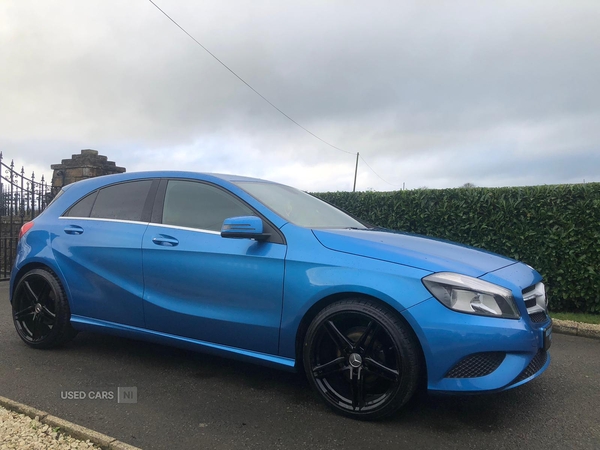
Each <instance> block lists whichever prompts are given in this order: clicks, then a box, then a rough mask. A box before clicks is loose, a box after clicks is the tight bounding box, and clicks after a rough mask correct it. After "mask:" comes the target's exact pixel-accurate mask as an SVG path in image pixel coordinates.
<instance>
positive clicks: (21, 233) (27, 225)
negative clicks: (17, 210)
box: [19, 220, 33, 240]
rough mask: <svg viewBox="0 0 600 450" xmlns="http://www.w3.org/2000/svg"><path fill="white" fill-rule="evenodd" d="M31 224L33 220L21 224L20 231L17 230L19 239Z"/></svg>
mask: <svg viewBox="0 0 600 450" xmlns="http://www.w3.org/2000/svg"><path fill="white" fill-rule="evenodd" d="M32 226H33V220H32V221H31V222H27V223H26V224H23V226H22V227H21V231H19V240H21V238H22V237H23V236H24V235H25V233H27V232H28V231H29V230H30V229H31V227H32Z"/></svg>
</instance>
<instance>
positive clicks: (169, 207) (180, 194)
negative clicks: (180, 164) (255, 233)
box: [162, 180, 256, 231]
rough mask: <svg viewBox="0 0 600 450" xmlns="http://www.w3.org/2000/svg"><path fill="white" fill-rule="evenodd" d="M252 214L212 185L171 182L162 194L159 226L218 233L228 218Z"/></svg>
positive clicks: (240, 203)
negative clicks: (160, 223)
mask: <svg viewBox="0 0 600 450" xmlns="http://www.w3.org/2000/svg"><path fill="white" fill-rule="evenodd" d="M254 215H256V214H255V213H254V211H252V209H250V207H249V206H247V205H246V204H245V203H243V202H242V201H241V200H239V199H237V198H236V197H234V196H233V195H231V194H229V193H227V192H225V191H223V190H221V189H219V188H217V187H215V186H211V185H208V184H204V183H197V182H194V181H179V180H171V181H169V184H168V185H167V191H166V193H165V203H164V208H163V217H162V223H163V224H165V225H177V226H180V227H187V228H198V229H201V230H211V231H220V230H221V226H222V225H223V221H224V220H225V219H227V218H229V217H239V216H254Z"/></svg>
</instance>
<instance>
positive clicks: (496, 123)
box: [0, 0, 600, 190]
mask: <svg viewBox="0 0 600 450" xmlns="http://www.w3.org/2000/svg"><path fill="white" fill-rule="evenodd" d="M157 3H158V4H159V5H160V6H161V7H162V8H164V9H165V11H167V12H168V13H169V14H170V15H171V16H172V17H173V18H174V19H175V20H177V21H178V22H179V23H180V24H181V25H182V26H184V27H185V28H186V29H187V30H188V31H189V32H190V33H192V34H193V35H194V36H195V37H196V38H197V39H198V40H199V41H201V42H202V43H203V44H204V45H205V46H207V47H208V48H209V49H210V50H211V51H212V52H214V53H215V54H216V55H217V56H218V57H219V58H221V59H222V60H223V61H224V62H225V63H227V64H228V65H229V66H230V67H231V68H232V69H233V70H235V71H236V72H237V73H238V74H239V75H240V76H242V77H243V78H244V79H245V80H246V81H248V82H249V83H250V84H252V86H254V87H255V88H256V89H258V90H259V91H260V92H261V93H262V94H263V95H265V96H266V97H268V98H269V99H270V100H271V101H272V102H273V103H275V104H276V105H277V106H278V107H280V108H281V109H283V110H284V111H285V112H286V113H287V114H289V115H290V116H291V117H293V118H294V119H295V120H297V121H299V122H300V123H301V124H302V125H303V126H305V127H307V128H308V129H310V130H311V131H312V132H313V133H315V134H317V135H319V136H320V137H322V138H323V139H325V140H326V141H328V142H330V143H332V144H333V145H335V146H337V147H340V148H343V149H345V150H347V151H349V152H350V153H355V152H360V154H361V156H362V157H364V159H365V160H366V161H367V162H368V164H369V165H370V166H371V167H372V168H373V169H374V170H375V171H376V172H377V175H376V174H374V173H373V172H372V171H371V170H370V169H369V168H368V167H367V166H366V164H364V163H363V162H362V161H361V164H360V165H359V176H358V185H357V188H358V189H361V190H363V189H368V188H372V189H377V190H389V189H397V188H400V187H401V186H402V184H403V183H406V186H407V187H410V188H413V187H419V186H429V187H454V186H460V185H462V184H464V183H466V182H472V183H475V184H477V185H480V186H497V185H517V184H537V183H539V184H553V183H565V182H577V181H580V179H581V180H582V179H583V178H586V180H587V181H600V180H599V179H598V175H597V173H598V170H597V169H598V163H599V161H598V157H596V156H595V155H596V154H598V153H600V152H599V151H598V146H599V138H600V131H599V130H600V126H598V123H599V119H600V89H598V87H599V86H598V80H599V79H600V58H598V57H597V48H598V47H597V43H598V42H600V28H599V27H598V26H597V24H598V23H600V3H598V2H597V1H583V0H581V1H570V2H565V1H562V0H548V1H532V2H527V3H523V2H513V1H499V2H483V3H482V2H474V1H458V2H451V3H440V2H433V1H404V2H384V1H375V2H369V3H364V2H358V1H351V2H347V1H339V2H317V1H314V2H302V3H301V4H291V3H289V2H275V1H269V0H263V1H256V2H252V3H248V2H239V3H235V4H233V3H232V2H225V3H224V2H217V1H205V2H202V3H198V2H195V1H191V0H189V1H187V0H181V1H176V2H165V1H158V2H157ZM0 67H2V70H1V71H0V99H2V107H1V108H0V146H1V148H0V149H1V150H2V151H3V152H4V156H5V157H8V158H15V159H16V160H18V161H19V164H23V165H25V166H26V168H27V170H28V171H29V170H30V169H31V170H33V169H35V171H36V173H38V172H39V173H41V172H45V173H46V174H48V175H50V170H49V165H50V164H52V163H57V162H60V160H61V159H63V158H68V157H69V156H70V155H71V154H72V153H78V152H79V150H81V149H84V148H94V149H98V150H99V151H100V153H101V154H104V155H107V156H108V157H109V159H111V160H114V161H115V162H116V163H117V164H118V165H121V166H125V167H127V169H128V170H129V171H132V170H146V169H163V168H164V169H193V170H202V171H212V172H214V171H219V172H229V173H239V174H242V175H250V176H261V177H265V178H269V179H274V178H275V179H277V178H279V177H280V178H282V179H281V180H279V179H278V180H277V181H284V182H288V183H290V184H294V185H296V186H298V187H300V188H302V189H307V190H349V189H351V188H352V179H353V175H354V162H355V156H354V154H346V153H343V152H339V151H337V150H335V149H332V148H331V147H329V146H327V145H326V144H324V143H322V142H320V141H319V140H317V139H315V138H313V137H312V136H310V135H309V134H307V133H306V132H304V131H303V130H301V129H300V128H298V127H297V126H296V125H294V124H293V123H291V122H290V121H289V120H287V119H285V118H284V117H282V116H281V115H280V114H278V113H277V112H276V111H275V110H273V108H271V107H270V106H269V105H267V104H266V103H265V102H264V101H262V100H261V99H260V98H259V97H258V96H257V95H256V94H254V93H253V92H252V91H250V90H249V89H248V88H247V87H246V86H244V85H243V84H242V83H241V82H240V81H239V80H238V79H236V78H235V77H234V76H233V75H232V74H231V73H230V72H228V71H227V70H226V69H225V68H224V67H222V66H221V65H219V64H218V63H217V62H216V61H215V60H214V59H212V58H211V57H210V56H209V55H208V54H206V52H204V51H203V50H202V49H201V48H199V47H198V46H197V45H196V44H195V43H194V42H192V41H191V40H190V39H189V38H188V37H187V36H185V35H184V34H183V33H182V32H181V30H179V29H178V28H177V27H176V26H175V25H173V24H172V23H171V22H170V21H169V20H168V19H166V18H165V17H164V16H163V15H162V14H160V12H159V11H157V10H156V9H155V8H154V7H153V6H152V5H151V4H150V3H149V2H121V1H116V0H113V1H108V0H95V1H93V0H89V1H86V2H64V1H59V0H47V1H44V2H39V1H32V0H8V1H5V2H2V3H1V4H0ZM21 161H22V162H21ZM532 168H533V169H532ZM382 179H383V180H386V181H387V182H389V183H391V184H389V183H386V182H385V181H383V180H382Z"/></svg>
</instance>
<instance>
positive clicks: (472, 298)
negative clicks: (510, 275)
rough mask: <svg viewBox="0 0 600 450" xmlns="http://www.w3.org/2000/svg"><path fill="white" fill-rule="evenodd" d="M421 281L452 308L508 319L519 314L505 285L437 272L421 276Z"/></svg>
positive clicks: (514, 317)
mask: <svg viewBox="0 0 600 450" xmlns="http://www.w3.org/2000/svg"><path fill="white" fill-rule="evenodd" d="M423 284H424V285H425V287H426V288H427V290H428V291H429V292H431V294H432V295H433V296H434V297H435V298H437V299H438V300H439V301H440V302H441V303H442V304H444V305H445V306H447V307H448V308H450V309H453V310H455V311H460V312H464V313H469V314H479V315H482V316H492V317H504V318H509V319H518V318H519V317H520V316H521V315H520V314H519V310H518V308H517V305H516V304H515V300H514V298H513V295H512V292H511V291H510V290H509V289H506V288H503V287H501V286H498V285H496V284H492V283H488V282H487V281H483V280H480V279H479V278H473V277H468V276H466V275H460V274H458V273H452V272H440V273H434V274H433V275H429V276H427V277H425V278H423Z"/></svg>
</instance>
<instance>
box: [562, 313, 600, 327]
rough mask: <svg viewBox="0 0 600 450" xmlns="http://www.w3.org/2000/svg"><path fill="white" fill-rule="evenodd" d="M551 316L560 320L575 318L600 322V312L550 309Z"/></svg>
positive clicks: (577, 320)
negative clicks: (589, 312) (555, 310)
mask: <svg viewBox="0 0 600 450" xmlns="http://www.w3.org/2000/svg"><path fill="white" fill-rule="evenodd" d="M550 317H552V318H553V319H558V320H574V321H575V322H583V323H594V324H600V314H582V313H564V312H552V311H550Z"/></svg>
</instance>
